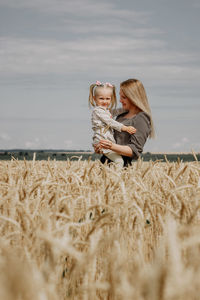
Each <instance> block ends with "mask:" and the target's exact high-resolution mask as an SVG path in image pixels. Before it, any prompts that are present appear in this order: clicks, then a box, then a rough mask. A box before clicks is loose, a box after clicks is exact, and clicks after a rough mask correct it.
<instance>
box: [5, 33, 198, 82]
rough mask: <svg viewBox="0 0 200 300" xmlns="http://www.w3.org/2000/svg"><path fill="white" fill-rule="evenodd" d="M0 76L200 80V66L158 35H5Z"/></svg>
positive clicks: (172, 80)
mask: <svg viewBox="0 0 200 300" xmlns="http://www.w3.org/2000/svg"><path fill="white" fill-rule="evenodd" d="M0 43H1V45H2V46H1V50H0V65H1V71H0V76H1V77H2V78H4V77H5V75H6V76H8V77H9V76H12V75H42V74H57V75H58V74H61V75H62V74H64V75H67V76H69V77H70V76H71V75H72V74H75V75H77V76H78V77H82V78H83V76H88V74H90V73H93V72H95V69H98V74H99V76H105V75H104V74H105V72H106V74H107V76H108V77H110V76H113V74H118V76H119V74H120V75H121V76H127V74H128V73H132V74H133V73H134V74H143V76H145V77H146V78H149V80H150V81H151V80H152V81H154V82H156V81H157V82H158V81H159V82H160V81H162V82H164V83H165V84H166V83H167V82H168V84H171V83H174V82H177V83H178V84H179V83H180V84H185V85H187V84H188V78H190V83H189V84H190V85H191V82H192V84H193V85H195V84H198V78H199V77H200V68H199V67H198V65H197V66H196V67H195V66H194V65H190V64H189V63H190V62H195V60H197V58H198V57H197V54H195V53H193V54H191V53H189V54H188V53H186V52H185V53H184V52H182V53H181V52H180V51H177V52H176V51H169V50H168V49H167V47H166V44H165V43H164V42H163V41H162V40H159V39H150V38H132V39H130V38H129V37H127V36H124V37H122V36H119V37H117V38H114V37H113V39H112V42H111V40H110V37H109V36H104V37H103V36H101V37H94V38H87V39H86V38H85V39H77V40H74V41H58V40H53V39H51V40H50V39H48V40H42V39H34V40H31V39H20V38H18V39H17V38H1V39H0Z"/></svg>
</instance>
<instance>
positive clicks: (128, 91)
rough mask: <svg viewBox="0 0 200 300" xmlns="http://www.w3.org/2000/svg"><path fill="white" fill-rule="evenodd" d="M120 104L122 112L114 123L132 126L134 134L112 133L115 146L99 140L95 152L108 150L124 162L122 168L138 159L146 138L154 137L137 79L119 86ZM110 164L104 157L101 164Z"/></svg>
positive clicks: (148, 107)
mask: <svg viewBox="0 0 200 300" xmlns="http://www.w3.org/2000/svg"><path fill="white" fill-rule="evenodd" d="M120 102H121V104H122V108H123V112H122V113H120V114H119V115H118V116H117V118H116V121H118V122H121V123H123V124H124V125H126V126H133V127H135V128H136V129H137V131H136V133H135V134H132V135H130V134H128V133H127V132H117V131H115V132H114V137H115V140H116V144H114V143H112V142H111V141H108V140H101V141H100V142H99V143H98V144H97V145H96V146H95V151H96V152H100V151H101V149H102V148H103V149H110V150H111V151H114V152H116V153H118V154H120V155H122V157H123V160H124V166H128V165H129V164H131V162H132V160H136V159H138V158H139V156H140V154H141V153H142V151H143V147H144V144H145V143H146V140H147V138H148V137H150V138H152V137H154V135H155V133H154V126H153V120H152V115H151V109H150V106H149V103H148V99H147V96H146V92H145V89H144V87H143V84H142V83H141V82H140V81H139V80H137V79H128V80H125V81H123V82H122V83H121V84H120ZM105 161H108V162H110V161H109V160H108V159H107V158H106V157H105V156H104V155H103V156H102V157H101V162H102V163H105Z"/></svg>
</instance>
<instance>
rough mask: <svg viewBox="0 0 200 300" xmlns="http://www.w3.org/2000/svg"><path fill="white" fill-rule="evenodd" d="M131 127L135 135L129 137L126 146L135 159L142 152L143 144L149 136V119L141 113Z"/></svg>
mask: <svg viewBox="0 0 200 300" xmlns="http://www.w3.org/2000/svg"><path fill="white" fill-rule="evenodd" d="M133 126H134V127H135V128H136V129H137V131H136V133H135V134H132V135H130V141H129V143H128V144H127V146H129V147H130V148H131V150H132V152H133V158H135V159H137V158H138V157H139V156H140V154H141V153H142V152H143V147H144V144H145V143H146V140H147V138H148V136H149V134H150V131H151V124H150V120H149V117H148V116H147V115H146V114H144V113H141V114H139V115H138V116H137V118H136V120H135V122H134V124H133Z"/></svg>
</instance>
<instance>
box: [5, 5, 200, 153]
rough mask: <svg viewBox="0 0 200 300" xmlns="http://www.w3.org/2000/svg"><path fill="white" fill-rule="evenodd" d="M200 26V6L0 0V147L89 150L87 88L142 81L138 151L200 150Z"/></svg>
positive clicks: (90, 134) (90, 132)
mask: <svg viewBox="0 0 200 300" xmlns="http://www.w3.org/2000/svg"><path fill="white" fill-rule="evenodd" d="M199 28H200V0H190V1H188V0H141V1H136V0H123V1H121V0H110V1H108V0H101V1H97V0H0V95H1V96H0V108H1V109H0V149H11V148H24V149H25V148H26V149H50V148H51V149H52V148H53V149H83V150H87V149H91V150H92V147H91V142H92V131H91V128H90V114H91V111H90V109H89V108H88V92H89V85H90V84H91V83H93V82H95V81H96V80H100V81H102V82H107V81H109V82H111V83H113V84H115V85H116V86H117V87H118V89H117V93H119V83H120V82H121V81H123V80H125V79H128V78H138V79H140V80H141V81H142V82H143V84H144V86H145V88H146V92H147V95H148V98H149V102H150V105H151V108H152V113H153V118H154V122H155V127H156V133H157V138H156V139H155V140H149V141H148V142H147V143H146V146H145V149H144V151H152V152H153V151H159V152H162V151H166V152H169V151H170V152H174V151H182V152H183V151H187V152H188V151H191V149H193V150H195V151H198V152H199V151H200V133H199V128H200V121H199V113H200V89H199V87H200V38H199V35H200V32H199V30H200V29H199ZM118 98H119V97H118ZM119 105H120V103H119Z"/></svg>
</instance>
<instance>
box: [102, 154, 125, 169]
mask: <svg viewBox="0 0 200 300" xmlns="http://www.w3.org/2000/svg"><path fill="white" fill-rule="evenodd" d="M104 155H105V156H106V157H108V158H109V159H110V160H111V161H113V162H114V163H115V164H116V165H117V166H119V167H120V168H123V166H124V160H123V158H122V156H121V155H119V154H117V153H116V152H109V153H105V154H104Z"/></svg>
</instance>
